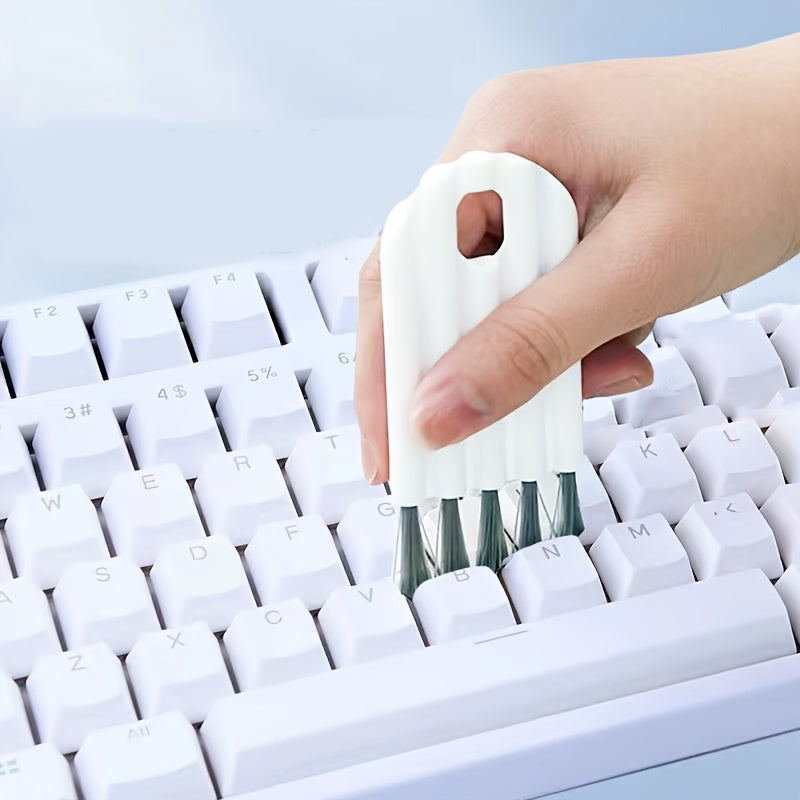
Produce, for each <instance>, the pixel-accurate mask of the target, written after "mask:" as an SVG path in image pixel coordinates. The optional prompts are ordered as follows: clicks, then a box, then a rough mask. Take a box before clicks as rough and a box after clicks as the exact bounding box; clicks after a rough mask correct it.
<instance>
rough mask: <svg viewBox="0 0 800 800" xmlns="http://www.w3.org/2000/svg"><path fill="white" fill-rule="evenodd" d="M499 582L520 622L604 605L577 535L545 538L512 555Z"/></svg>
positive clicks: (596, 581) (594, 572)
mask: <svg viewBox="0 0 800 800" xmlns="http://www.w3.org/2000/svg"><path fill="white" fill-rule="evenodd" d="M502 576H503V583H504V584H505V586H506V589H507V590H508V594H509V596H510V597H511V602H512V603H513V604H514V608H515V609H516V612H517V616H518V617H519V618H520V620H521V621H522V622H530V621H531V620H535V619H541V618H542V617H552V616H554V615H556V614H564V613H566V612H568V611H577V610H579V609H585V608H589V607H590V606H595V605H598V604H599V603H605V602H606V596H605V594H603V587H602V586H601V585H600V578H599V577H598V575H597V572H596V571H595V568H594V565H593V564H592V562H591V561H590V560H589V556H588V555H587V554H586V550H584V549H583V545H582V544H581V542H580V540H579V539H578V537H577V536H562V537H558V538H555V539H547V540H546V541H543V542H539V543H538V544H534V545H531V546H530V547H524V548H523V549H522V550H518V551H517V552H516V553H514V554H513V555H512V556H511V557H510V558H509V559H508V561H507V562H506V564H505V566H504V567H503V570H502Z"/></svg>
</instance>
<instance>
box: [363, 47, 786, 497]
mask: <svg viewBox="0 0 800 800" xmlns="http://www.w3.org/2000/svg"><path fill="white" fill-rule="evenodd" d="M798 86H800V35H795V36H789V37H785V38H783V39H777V40H775V41H772V42H766V43H764V44H760V45H756V46H754V47H749V48H744V49H742V50H733V51H726V52H721V53H710V54H704V55H695V56H682V57H677V58H659V59H642V60H630V61H616V62H596V63H589V64H577V65H570V66H565V67H556V68H552V69H544V70H533V71H528V72H520V73H515V74H512V75H507V76H504V77H501V78H497V79H495V80H493V81H490V82H489V83H487V84H486V85H485V86H483V87H482V88H481V89H479V90H478V92H477V93H476V94H475V95H474V97H473V98H472V99H471V100H470V102H469V104H468V105H467V108H466V109H465V111H464V115H463V117H462V119H461V120H460V122H459V124H458V126H457V128H456V130H455V132H454V133H453V136H452V138H451V139H450V142H449V143H448V145H447V147H446V149H445V151H444V153H443V154H442V156H441V157H440V159H439V160H440V161H452V160H454V159H456V158H458V157H459V156H460V155H462V154H463V153H465V152H467V151H470V150H489V151H494V152H513V153H516V154H518V155H521V156H523V157H525V158H528V159H530V160H531V161H535V162H536V163H538V164H540V165H541V166H543V167H544V168H545V169H547V170H548V171H549V172H551V173H552V174H553V175H555V176H556V177H557V178H558V179H559V180H560V181H561V182H562V183H563V184H564V185H565V186H566V187H567V189H568V190H569V192H570V194H571V195H572V198H573V200H574V201H575V204H576V206H577V209H578V220H579V232H580V242H579V244H578V246H577V247H576V248H575V249H574V250H573V252H572V253H571V254H570V255H569V256H568V257H567V258H566V259H565V260H564V261H563V262H562V263H561V264H560V265H559V266H558V267H556V268H555V269H554V270H553V271H552V272H550V273H549V274H547V275H544V276H543V277H541V278H540V279H539V280H537V281H536V282H535V283H534V284H532V285H531V286H530V287H529V288H528V289H526V290H524V291H522V292H520V293H519V294H518V295H516V296H515V297H513V298H511V299H510V300H508V301H506V302H505V303H503V304H502V305H501V306H499V307H498V308H497V309H496V310H495V311H494V312H493V313H492V314H490V315H489V316H488V317H487V318H486V319H485V320H484V321H483V322H482V323H481V324H480V325H478V326H477V327H476V328H475V329H473V330H472V331H470V332H469V333H468V334H467V335H466V336H464V337H463V339H461V340H460V341H459V342H458V343H457V344H456V345H455V346H454V347H453V348H452V349H451V350H450V351H448V352H447V353H445V354H444V355H443V356H442V358H440V359H439V361H438V362H437V363H436V364H434V366H433V367H432V368H431V369H430V370H429V371H428V372H427V373H426V374H425V375H424V376H423V378H422V380H421V381H420V384H419V386H418V387H417V391H416V393H415V398H414V410H413V417H414V422H415V424H416V425H417V427H418V429H419V431H420V433H421V435H422V437H423V439H424V440H425V441H426V442H427V443H428V445H429V446H431V447H434V448H436V447H442V446H444V445H447V444H451V443H453V442H457V441H460V440H461V439H464V438H465V437H467V436H469V435H471V434H472V433H475V432H476V431H478V430H480V429H482V428H484V427H486V426H487V425H489V424H491V423H492V422H495V421H496V420H498V419H500V418H502V417H503V416H505V415H506V414H508V413H510V412H511V411H513V410H514V409H515V408H517V407H519V406H520V405H522V404H523V403H525V402H526V401H527V400H529V399H530V398H531V397H532V396H533V395H535V394H536V393H537V392H538V391H539V390H540V389H541V388H542V387H543V386H544V385H546V384H547V383H549V382H550V381H551V380H553V379H554V378H555V377H557V376H558V375H559V374H560V373H561V372H563V371H564V370H565V369H566V368H567V367H569V366H570V365H572V364H574V363H576V362H577V361H578V360H580V359H582V360H583V372H582V374H583V393H584V396H585V397H591V396H597V395H613V394H619V393H622V392H626V391H631V390H633V389H636V388H639V387H642V386H645V385H647V384H648V383H650V382H651V381H652V368H651V366H650V364H649V362H648V361H647V359H646V357H645V356H644V355H643V354H642V353H641V352H640V351H639V350H637V349H636V345H637V344H639V343H640V342H641V341H642V340H643V339H644V338H645V336H646V335H647V333H648V332H649V331H650V329H651V328H652V324H653V321H654V320H655V319H656V318H657V317H660V316H662V315H663V314H668V313H672V312H674V311H678V310H680V309H682V308H686V307H688V306H691V305H695V304H697V303H699V302H702V301H704V300H708V299H710V298H712V297H715V296H717V295H719V294H720V293H722V292H724V291H728V290H730V289H732V288H734V287H736V286H738V285H741V284H743V283H746V282H747V281H749V280H752V279H753V278H756V277H757V276H759V275H761V274H763V273H765V272H767V271H769V270H770V269H772V268H774V267H776V266H778V265H779V264H781V263H783V262H784V261H786V260H787V259H789V258H790V257H791V256H792V255H794V254H795V253H797V252H798V251H799V250H800V133H798V132H799V131H800V104H798V102H797V98H798V88H797V87H798ZM468 200H469V201H470V202H462V204H461V206H460V207H459V220H458V222H459V226H458V227H459V248H460V249H461V251H462V252H463V253H465V254H471V255H478V254H480V253H483V252H493V250H494V249H495V247H496V244H497V240H498V238H499V237H500V236H501V225H502V221H501V209H500V204H499V202H496V198H494V200H495V202H493V201H492V197H491V196H490V195H485V194H484V195H476V196H471V197H470V198H468ZM493 243H494V245H495V247H492V244H493ZM356 353H357V359H356V384H355V405H356V412H357V415H358V419H359V423H360V425H361V431H362V456H363V461H364V472H365V475H366V477H367V479H368V480H370V481H371V482H373V483H378V482H382V481H385V480H387V479H388V477H389V455H388V443H387V434H386V390H385V382H384V356H383V326H382V318H381V296H380V266H379V248H378V247H376V249H375V250H374V251H373V253H372V254H371V256H370V257H369V259H368V260H367V262H366V264H365V265H364V267H363V268H362V271H361V276H360V281H359V320H358V333H357V341H356Z"/></svg>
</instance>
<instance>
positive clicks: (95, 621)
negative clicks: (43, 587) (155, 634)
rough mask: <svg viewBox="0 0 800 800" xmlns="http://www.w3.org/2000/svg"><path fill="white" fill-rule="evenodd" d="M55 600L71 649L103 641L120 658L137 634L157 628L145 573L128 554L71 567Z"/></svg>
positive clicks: (63, 632) (156, 619)
mask: <svg viewBox="0 0 800 800" xmlns="http://www.w3.org/2000/svg"><path fill="white" fill-rule="evenodd" d="M53 602H54V604H55V607H56V611H57V613H58V619H59V622H60V623H61V632H62V634H63V635H64V641H65V642H66V644H67V647H68V648H70V649H72V650H74V649H76V648H79V647H84V646H85V645H88V644H91V643H93V642H104V643H105V644H107V645H108V646H109V647H110V648H111V651H112V652H113V653H115V654H116V655H118V656H119V655H122V654H123V653H127V652H128V651H129V650H130V649H131V647H133V643H134V642H135V641H136V640H137V639H138V637H139V635H140V634H142V633H145V632H147V631H157V630H158V629H159V628H160V625H159V624H158V617H157V616H156V611H155V608H154V607H153V600H152V598H151V597H150V591H149V589H148V588H147V581H146V579H145V577H144V573H143V572H142V571H141V570H140V569H139V567H137V566H136V564H134V563H133V561H131V560H130V559H129V558H128V557H127V556H117V557H115V558H109V559H106V560H105V561H95V562H87V563H83V564H74V565H73V566H71V567H69V568H68V569H67V570H65V572H64V575H63V576H62V577H61V580H60V581H59V582H58V585H57V586H56V588H55V591H54V592H53Z"/></svg>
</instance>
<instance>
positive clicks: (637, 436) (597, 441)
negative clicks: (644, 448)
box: [583, 422, 644, 467]
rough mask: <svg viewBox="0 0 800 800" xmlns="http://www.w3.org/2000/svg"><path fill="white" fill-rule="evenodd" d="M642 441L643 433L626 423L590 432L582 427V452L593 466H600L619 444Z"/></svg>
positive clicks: (594, 429)
mask: <svg viewBox="0 0 800 800" xmlns="http://www.w3.org/2000/svg"><path fill="white" fill-rule="evenodd" d="M643 440H644V431H643V430H641V429H640V428H634V427H633V426H632V425H629V424H628V423H627V422H626V423H625V424H623V425H608V426H603V427H597V428H593V429H590V430H587V429H586V426H585V425H584V439H583V451H584V453H586V456H587V458H588V459H589V461H591V463H592V464H594V466H596V467H597V466H599V465H600V464H602V463H603V462H604V461H605V460H606V459H607V458H608V456H609V454H610V453H611V452H612V451H613V450H614V448H615V447H616V446H617V445H618V444H619V443H620V442H639V441H643Z"/></svg>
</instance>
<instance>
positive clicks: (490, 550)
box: [476, 489, 508, 572]
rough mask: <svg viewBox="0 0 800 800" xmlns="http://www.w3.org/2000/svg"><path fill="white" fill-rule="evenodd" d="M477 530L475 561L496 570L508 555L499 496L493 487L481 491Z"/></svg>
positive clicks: (479, 564)
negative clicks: (479, 516)
mask: <svg viewBox="0 0 800 800" xmlns="http://www.w3.org/2000/svg"><path fill="white" fill-rule="evenodd" d="M478 527H479V531H478V555H477V559H476V560H477V563H478V566H481V567H489V569H491V570H494V571H495V572H497V571H498V570H499V569H500V566H501V565H502V563H503V561H504V559H505V558H506V557H507V556H508V547H507V546H506V534H505V531H504V530H503V518H502V516H501V515H500V498H499V497H498V495H497V491H496V490H494V489H484V491H482V492H481V518H480V523H479V526H478Z"/></svg>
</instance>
